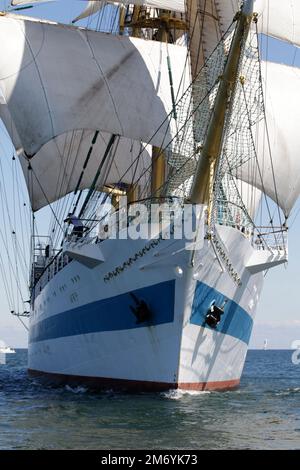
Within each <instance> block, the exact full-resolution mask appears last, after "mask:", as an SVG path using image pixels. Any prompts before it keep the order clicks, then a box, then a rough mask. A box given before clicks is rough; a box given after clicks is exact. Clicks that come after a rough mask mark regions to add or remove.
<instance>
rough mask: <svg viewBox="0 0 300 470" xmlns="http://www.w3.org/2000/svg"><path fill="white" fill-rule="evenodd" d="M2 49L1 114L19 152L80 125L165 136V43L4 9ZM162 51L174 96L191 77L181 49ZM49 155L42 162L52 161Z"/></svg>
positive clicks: (141, 136)
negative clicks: (27, 16) (56, 22)
mask: <svg viewBox="0 0 300 470" xmlns="http://www.w3.org/2000/svg"><path fill="white" fill-rule="evenodd" d="M0 49H1V51H0V71H1V73H0V88H1V90H2V95H3V96H2V101H5V102H6V103H7V104H6V105H0V117H1V118H2V119H3V121H4V123H5V125H6V128H7V129H8V131H9V132H10V134H11V137H12V140H13V143H14V144H15V147H16V148H17V150H18V152H19V153H20V154H21V153H22V152H23V151H24V153H26V155H27V156H29V157H34V158H33V159H32V161H33V160H35V161H39V151H41V150H42V148H43V146H45V145H46V144H47V143H49V142H50V141H51V140H53V139H55V138H56V137H57V136H61V135H64V134H66V133H67V132H69V131H73V130H79V129H84V130H96V129H98V130H100V131H104V132H108V133H113V134H118V135H121V136H123V137H127V138H129V139H132V140H136V141H143V142H146V143H151V144H152V145H157V146H161V145H162V144H163V145H167V144H168V143H169V141H170V140H171V138H172V129H171V128H170V126H169V124H168V115H169V113H170V112H171V111H172V106H173V103H172V94H171V87H170V78H169V72H168V61H167V47H166V45H165V44H162V43H159V42H152V41H145V40H142V39H135V38H129V37H117V36H114V35H107V34H103V33H98V32H93V31H85V30H79V29H77V28H75V27H70V26H62V25H57V24H55V23H52V24H51V23H47V22H41V21H38V20H36V21H34V20H32V21H30V20H29V19H25V18H24V17H21V16H19V15H7V16H5V17H1V18H0ZM168 54H169V57H170V62H171V68H172V75H173V82H174V92H175V96H177V95H178V97H180V96H181V95H182V93H183V91H184V90H185V89H186V88H187V86H188V85H189V80H190V79H189V70H188V68H189V67H188V66H186V49H185V48H184V47H180V46H175V45H169V46H168ZM66 58H67V59H66ZM12 126H13V129H14V130H13V131H11V129H12ZM174 127H175V126H174ZM174 132H175V129H174ZM47 155H48V160H47V163H45V162H43V168H44V167H45V166H46V167H49V166H51V152H49V154H47ZM125 157H126V156H125ZM44 158H46V157H44ZM72 189H73V188H72V187H71V188H70V190H72ZM32 205H33V207H35V208H36V207H38V206H39V202H37V201H35V200H34V199H33V200H32Z"/></svg>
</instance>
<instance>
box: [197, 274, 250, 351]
mask: <svg viewBox="0 0 300 470" xmlns="http://www.w3.org/2000/svg"><path fill="white" fill-rule="evenodd" d="M225 299H227V297H225V296H224V295H223V294H221V293H220V292H218V291H217V290H215V289H213V288H212V287H209V286H208V285H206V284H204V283H203V282H197V286H196V289H195V296H194V302H193V307H192V313H191V319H190V322H191V323H192V324H194V325H199V326H203V327H205V328H210V327H209V326H208V325H207V324H205V316H206V314H207V312H208V310H209V308H210V306H211V303H212V302H213V301H215V302H216V305H217V306H221V305H222V304H223V302H224V300H225ZM221 318H222V319H221V322H220V323H219V325H218V326H217V328H216V329H215V331H218V332H220V333H224V334H226V335H230V336H233V337H234V338H237V339H239V340H241V341H243V342H244V343H246V344H248V343H249V341H250V336H251V331H252V327H253V320H252V318H251V317H250V315H249V314H248V313H247V312H246V310H244V309H243V308H242V307H240V306H239V305H238V304H237V303H236V302H234V301H233V300H230V299H228V301H227V303H226V305H225V309H224V314H223V315H222V317H221Z"/></svg>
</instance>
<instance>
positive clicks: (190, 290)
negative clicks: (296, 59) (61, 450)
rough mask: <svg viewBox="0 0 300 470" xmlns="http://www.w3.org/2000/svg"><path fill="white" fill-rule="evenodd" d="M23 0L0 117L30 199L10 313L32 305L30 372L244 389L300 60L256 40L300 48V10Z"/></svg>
mask: <svg viewBox="0 0 300 470" xmlns="http://www.w3.org/2000/svg"><path fill="white" fill-rule="evenodd" d="M28 3H29V2H27V1H24V0H14V1H12V6H13V7H14V9H15V10H17V11H12V8H10V9H9V11H5V12H2V13H1V17H0V102H1V104H0V117H1V119H2V121H3V123H4V125H5V127H6V130H7V133H8V134H9V136H10V138H11V141H12V143H13V146H14V148H15V153H14V155H16V156H17V157H18V159H19V162H20V164H21V167H22V170H23V173H24V176H25V180H26V184H27V188H28V194H29V198H30V203H31V208H32V224H31V253H32V260H31V270H30V282H29V290H30V300H29V301H28V303H26V302H25V304H24V306H23V307H21V308H19V309H17V308H14V307H13V306H12V307H11V311H12V313H13V314H14V315H17V316H19V317H20V318H22V316H23V317H26V316H28V317H29V365H28V368H29V372H30V373H31V374H32V375H34V376H41V377H44V378H46V379H48V380H50V381H51V382H52V381H53V382H59V383H69V384H87V385H89V386H91V387H100V388H103V389H105V388H109V389H111V388H113V389H115V388H117V389H124V390H143V391H150V390H165V389H170V388H171V389H177V388H180V389H188V390H221V389H228V388H234V387H236V386H238V384H239V382H240V377H241V374H242V371H243V366H244V361H245V357H246V353H247V346H248V344H249V340H250V336H251V331H252V327H253V322H254V317H255V311H256V308H257V303H258V300H259V297H260V293H261V289H262V284H263V279H264V276H265V274H266V272H267V271H268V270H269V269H271V268H273V267H275V266H278V265H280V264H283V263H286V262H287V230H288V222H289V216H290V213H291V210H292V208H293V206H294V204H295V202H296V200H297V197H298V195H299V192H300V178H299V170H300V158H299V156H298V152H299V137H298V136H299V132H298V129H297V125H298V122H300V91H299V90H300V71H299V69H297V68H296V67H293V66H287V65H282V64H275V63H271V62H268V61H266V60H263V57H264V55H265V50H264V49H266V47H265V48H264V47H262V43H263V41H264V38H265V37H266V35H267V37H270V36H271V37H275V38H279V39H282V40H283V41H286V42H289V43H292V44H295V45H300V5H299V6H296V5H295V2H292V1H291V0H286V1H285V2H282V1H281V0H270V1H268V0H256V1H253V0H245V1H244V2H240V1H239V0H230V1H229V0H186V1H184V0H136V1H133V0H129V1H126V0H119V1H114V2H107V1H89V2H86V8H85V10H84V12H83V13H82V14H81V15H80V16H79V17H78V18H76V19H75V20H74V21H73V25H66V24H59V23H56V22H53V21H49V20H46V19H36V18H30V17H27V16H23V14H24V13H28V11H29V12H30V10H28V11H27V8H29V7H31V8H36V6H35V5H36V4H38V3H41V2H38V1H37V0H32V1H31V2H30V4H29V5H28ZM62 3H63V2H62V1H57V2H56V4H57V7H56V8H57V9H58V8H60V7H61V6H62ZM23 9H26V11H25V10H24V11H22V10H23ZM39 11H40V12H41V13H42V11H43V9H42V7H40V10H39ZM84 18H85V19H86V18H87V20H84V21H87V26H78V24H77V21H79V22H80V24H83V19H84ZM93 18H97V25H96V27H92V19H93ZM267 41H268V39H267ZM14 158H15V157H14ZM124 201H125V203H124ZM153 205H154V206H155V207H156V209H155V211H152V209H151V211H150V208H152V206H153ZM137 207H138V209H137ZM170 207H171V210H170ZM43 208H44V209H43ZM45 208H48V214H51V220H52V222H53V223H52V225H51V230H50V234H41V233H38V231H37V228H36V220H37V218H38V216H39V213H40V211H41V210H42V209H43V210H45ZM157 208H158V209H157ZM191 208H192V210H191ZM156 210H158V217H157V212H156ZM166 214H167V215H168V217H165V215H166ZM49 218H50V216H49ZM183 219H184V221H185V222H186V223H190V225H192V227H193V230H192V236H190V234H186V232H185V231H184V230H182V231H181V236H178V227H180V226H181V225H180V224H181V223H182V220H183ZM112 233H114V235H115V236H112ZM142 233H143V234H145V233H146V234H147V236H144V237H142V236H136V235H141V234H142ZM16 250H17V248H16ZM16 252H17V251H16ZM28 305H29V308H28V307H27V306H28Z"/></svg>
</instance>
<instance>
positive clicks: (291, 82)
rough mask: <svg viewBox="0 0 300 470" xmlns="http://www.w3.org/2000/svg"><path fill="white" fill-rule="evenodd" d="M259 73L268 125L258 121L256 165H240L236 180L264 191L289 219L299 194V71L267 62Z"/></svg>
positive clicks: (256, 130)
mask: <svg viewBox="0 0 300 470" xmlns="http://www.w3.org/2000/svg"><path fill="white" fill-rule="evenodd" d="M262 72H263V80H264V83H265V90H266V91H265V107H266V120H267V125H266V124H265V122H264V121H261V122H260V123H259V124H258V125H257V129H255V130H254V132H255V134H256V141H257V143H256V146H257V162H255V163H257V164H255V165H253V164H251V162H247V163H245V164H244V165H242V166H241V168H240V169H239V177H240V178H241V179H242V180H244V181H246V182H248V183H250V184H253V186H255V187H257V188H259V189H261V190H262V191H263V192H265V193H266V194H267V195H268V196H269V197H270V198H272V199H273V200H274V201H275V202H277V203H278V204H279V206H280V207H281V208H282V210H283V211H284V213H285V215H286V216H288V215H289V214H290V212H291V210H292V208H293V206H294V204H295V202H296V200H297V198H298V196H299V195H300V145H299V122H300V99H299V89H300V69H298V68H294V67H289V66H286V65H282V64H275V63H270V62H267V63H264V64H263V67H262ZM270 149H271V152H270ZM258 168H259V170H258Z"/></svg>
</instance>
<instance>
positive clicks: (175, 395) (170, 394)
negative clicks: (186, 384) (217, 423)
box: [161, 390, 211, 400]
mask: <svg viewBox="0 0 300 470" xmlns="http://www.w3.org/2000/svg"><path fill="white" fill-rule="evenodd" d="M210 393H211V392H209V391H208V390H206V391H200V390H168V391H167V392H163V393H162V394H161V395H162V397H164V398H167V399H168V400H180V399H182V398H183V397H184V396H186V395H189V396H202V395H207V394H210Z"/></svg>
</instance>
